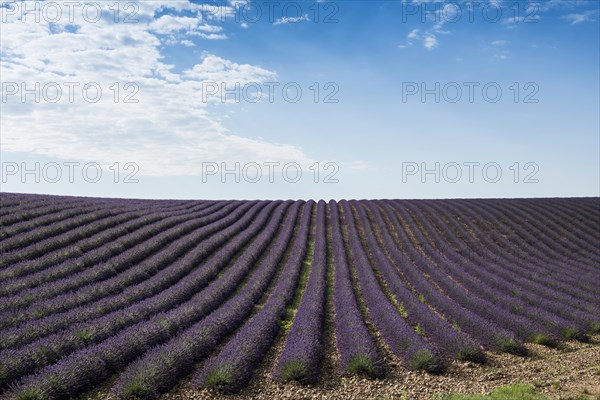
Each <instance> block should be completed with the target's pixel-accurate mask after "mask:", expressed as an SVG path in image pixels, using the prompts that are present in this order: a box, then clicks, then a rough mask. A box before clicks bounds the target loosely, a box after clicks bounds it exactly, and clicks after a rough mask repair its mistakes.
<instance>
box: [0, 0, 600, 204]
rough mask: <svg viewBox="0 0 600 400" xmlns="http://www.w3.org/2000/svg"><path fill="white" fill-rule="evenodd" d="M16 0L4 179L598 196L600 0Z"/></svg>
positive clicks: (74, 187) (151, 187)
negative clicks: (72, 3)
mask: <svg viewBox="0 0 600 400" xmlns="http://www.w3.org/2000/svg"><path fill="white" fill-rule="evenodd" d="M85 3H89V4H88V5H87V6H86V7H87V8H85V9H86V10H87V11H88V14H84V13H83V11H82V10H83V9H84V5H85ZM2 4H3V7H2V8H1V10H2V22H1V23H2V39H1V47H2V56H1V64H0V68H1V71H0V72H1V75H2V103H1V104H0V105H1V106H2V119H1V121H0V128H1V157H2V190H3V191H13V192H32V193H56V194H72V195H91V196H109V197H148V198H325V199H328V198H449V197H542V196H544V197H545V196H599V195H600V172H599V171H600V126H599V124H600V115H599V109H600V99H599V87H600V81H599V70H600V60H599V56H600V55H599V49H600V43H599V38H600V26H599V22H598V21H599V19H600V15H599V2H598V1H594V0H591V1H577V0H570V1H567V0H547V1H537V2H526V1H513V0H480V1H479V2H467V1H463V0H459V1H433V0H420V1H348V0H346V1H335V2H333V1H319V2H310V1H296V2H292V1H279V2H247V1H239V0H238V1H220V2H218V3H217V2H215V1H210V2H206V1H205V2H200V1H188V0H177V1H151V2H150V1H141V2H133V1H122V2H119V3H118V7H117V8H115V6H114V5H113V4H115V2H114V1H111V2H84V1H81V2H79V4H80V6H78V7H75V8H74V9H71V10H69V9H68V8H67V6H66V5H65V4H66V3H65V2H61V1H57V2H55V1H46V2H32V1H28V2H12V1H11V2H2ZM111 5H113V6H112V8H111ZM56 7H58V8H60V9H61V14H60V16H58V14H56V9H57V8H56ZM115 9H118V10H119V14H116V15H115ZM36 10H39V12H38V11H36ZM90 10H91V11H90ZM98 10H100V13H101V14H100V16H101V17H102V18H99V19H98V20H97V21H96V20H95V18H94V17H95V14H94V12H95V11H98ZM256 10H260V11H261V13H262V14H261V16H260V17H257V14H256ZM270 10H271V11H272V14H271V15H269V11H270ZM316 10H318V13H317V12H316ZM36 13H38V15H36ZM36 16H37V17H38V18H37V20H36V18H35V17H36ZM128 16H129V19H126V18H127V17H128ZM23 20H24V21H23ZM36 83H38V84H39V89H37V90H36V86H35V85H36ZM90 83H91V84H93V85H94V86H95V87H99V88H100V90H102V94H101V95H99V96H97V99H96V100H97V101H95V102H91V101H90V99H89V96H90V92H87V91H86V92H85V93H86V94H87V95H88V98H86V97H84V95H83V92H82V91H81V90H80V88H81V87H83V86H84V85H86V84H90ZM69 84H70V85H78V86H71V87H76V89H73V93H72V94H73V99H72V101H70V100H69V98H68V97H69V96H68V95H67V94H68V92H67V89H68V88H69V86H68V85H69ZM236 84H237V85H239V90H238V89H237V88H238V86H236ZM56 87H60V88H61V90H62V94H63V96H62V97H61V98H60V100H58V101H52V100H53V99H55V96H54V93H55V92H53V91H54V90H56ZM223 87H225V88H226V89H229V90H230V91H229V92H228V94H227V93H225V92H222V91H221V89H222V88H223ZM283 87H287V88H288V90H287V91H285V92H284V90H283V89H282V88H283ZM44 88H46V89H44ZM257 88H258V90H259V91H260V92H261V93H262V97H261V98H260V100H258V101H256V100H257V97H256V95H257V93H256V90H257ZM269 88H273V91H272V93H271V96H269V90H270V89H269ZM317 88H318V92H317ZM484 88H485V90H484ZM24 89H27V90H29V92H28V93H29V94H24ZM92 89H93V90H92V92H91V93H92V97H93V95H94V93H96V92H94V90H95V89H94V88H92ZM232 89H233V91H232ZM298 89H300V90H301V91H302V96H301V97H298V98H297V99H295V96H296V94H297V93H298V92H297V90H298ZM423 89H425V90H429V92H428V93H429V94H427V95H425V97H422V91H423ZM117 90H118V91H117ZM458 90H460V91H461V92H460V94H461V95H460V96H459V92H458ZM470 90H472V92H471V93H469V92H470ZM498 90H501V94H500V92H498ZM36 91H37V92H38V94H39V96H40V99H38V101H36V99H35V92H36ZM233 92H237V94H238V97H239V99H238V100H239V101H237V102H236V101H235V99H234V94H233ZM128 95H129V97H127V96H128ZM469 95H471V96H472V99H469V97H470V96H469ZM315 96H316V98H315ZM436 96H437V97H439V99H437V100H438V101H436ZM486 96H487V97H486ZM131 100H134V101H137V102H135V103H132V102H130V101H131ZM296 100H297V101H296ZM315 100H316V101H315ZM236 166H237V170H236ZM84 167H85V168H84ZM257 167H258V168H257ZM69 168H72V169H71V170H70V169H69ZM84 170H85V172H86V174H83V172H84ZM225 170H229V171H232V172H231V173H229V174H225V172H226V171H225ZM424 170H426V171H429V173H425V174H423V171H424ZM26 171H30V172H29V173H27V172H26ZM98 171H101V177H100V178H98V179H97V181H96V176H97V173H98ZM116 171H119V174H118V175H117V174H116ZM317 171H318V173H317ZM69 172H72V173H73V176H72V177H71V178H72V179H69V176H68V175H69ZM130 172H133V173H134V174H133V179H130V180H137V182H129V183H126V182H124V180H125V177H126V176H127V174H128V173H130ZM270 172H271V174H270ZM298 172H301V173H302V177H301V178H299V179H296V174H297V173H298ZM58 173H60V175H57V174H58ZM261 173H262V174H261ZM284 174H287V175H284ZM259 178H260V179H259ZM36 180H37V181H38V182H36ZM223 180H225V183H223V182H222V181H223ZM257 180H258V182H256V181H257Z"/></svg>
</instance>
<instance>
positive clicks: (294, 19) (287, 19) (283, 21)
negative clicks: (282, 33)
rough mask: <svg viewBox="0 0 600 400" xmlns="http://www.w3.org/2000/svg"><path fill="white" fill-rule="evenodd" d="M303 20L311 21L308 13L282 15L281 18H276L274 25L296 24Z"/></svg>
mask: <svg viewBox="0 0 600 400" xmlns="http://www.w3.org/2000/svg"><path fill="white" fill-rule="evenodd" d="M301 21H310V19H309V18H308V14H304V15H302V16H299V17H281V18H277V19H276V20H275V22H273V25H283V24H295V23H296V22H301Z"/></svg>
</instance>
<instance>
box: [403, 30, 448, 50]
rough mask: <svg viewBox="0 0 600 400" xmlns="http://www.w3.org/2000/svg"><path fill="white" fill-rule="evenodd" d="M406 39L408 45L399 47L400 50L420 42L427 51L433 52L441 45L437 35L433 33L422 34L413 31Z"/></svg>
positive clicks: (418, 31)
mask: <svg viewBox="0 0 600 400" xmlns="http://www.w3.org/2000/svg"><path fill="white" fill-rule="evenodd" d="M406 39H407V42H406V44H401V45H398V47H399V48H401V49H405V48H407V47H409V46H412V45H413V43H414V42H415V41H420V42H421V43H422V45H423V47H424V48H426V49H427V50H433V49H435V48H436V47H438V45H439V42H438V40H437V38H436V36H435V34H433V33H431V31H426V32H424V33H421V31H420V30H419V29H413V30H412V31H410V32H409V33H408V35H406Z"/></svg>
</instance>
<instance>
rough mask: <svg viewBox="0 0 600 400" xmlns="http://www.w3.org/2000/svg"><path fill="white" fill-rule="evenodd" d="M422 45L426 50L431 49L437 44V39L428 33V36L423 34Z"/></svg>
mask: <svg viewBox="0 0 600 400" xmlns="http://www.w3.org/2000/svg"><path fill="white" fill-rule="evenodd" d="M423 46H424V47H425V48H426V49H427V50H433V49H434V48H436V47H437V46H438V41H437V39H436V38H435V36H434V35H428V36H425V38H424V39H423Z"/></svg>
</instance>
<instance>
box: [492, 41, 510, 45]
mask: <svg viewBox="0 0 600 400" xmlns="http://www.w3.org/2000/svg"><path fill="white" fill-rule="evenodd" d="M507 44H508V41H507V40H494V41H493V42H492V46H506V45H507Z"/></svg>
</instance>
